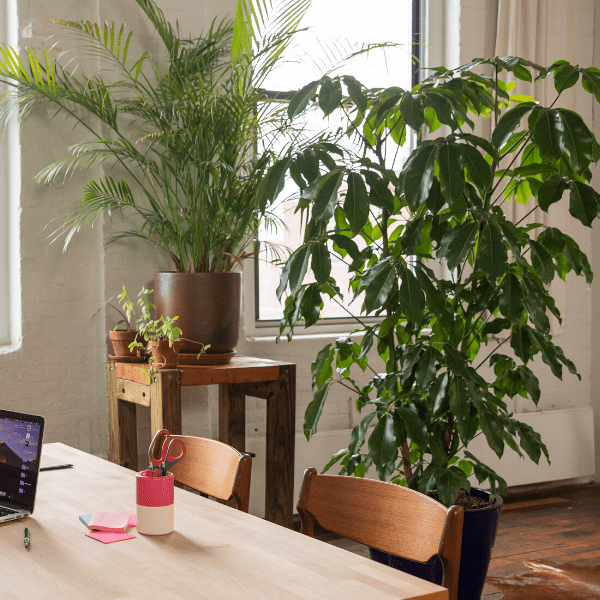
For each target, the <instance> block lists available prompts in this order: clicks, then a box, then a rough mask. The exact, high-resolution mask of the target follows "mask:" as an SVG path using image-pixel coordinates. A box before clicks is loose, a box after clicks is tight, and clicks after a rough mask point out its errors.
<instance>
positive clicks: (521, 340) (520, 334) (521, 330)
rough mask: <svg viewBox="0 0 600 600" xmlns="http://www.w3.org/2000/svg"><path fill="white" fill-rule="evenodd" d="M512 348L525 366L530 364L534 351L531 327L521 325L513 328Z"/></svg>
mask: <svg viewBox="0 0 600 600" xmlns="http://www.w3.org/2000/svg"><path fill="white" fill-rule="evenodd" d="M510 347H511V348H512V349H513V350H514V351H515V355H516V356H518V357H519V358H520V359H521V360H522V361H523V364H527V363H528V362H529V359H530V358H531V353H532V350H533V341H532V339H531V333H530V332H529V327H527V326H521V325H515V326H514V327H513V330H512V336H511V338H510Z"/></svg>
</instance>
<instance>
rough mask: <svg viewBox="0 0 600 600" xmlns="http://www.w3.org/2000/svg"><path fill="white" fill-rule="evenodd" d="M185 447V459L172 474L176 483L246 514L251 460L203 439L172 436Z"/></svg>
mask: <svg viewBox="0 0 600 600" xmlns="http://www.w3.org/2000/svg"><path fill="white" fill-rule="evenodd" d="M171 439H178V440H181V441H182V442H183V443H184V444H185V448H186V455H185V458H184V459H183V460H181V461H179V462H178V463H176V464H175V465H174V466H173V467H172V468H171V471H172V473H173V475H174V476H175V481H176V482H179V483H182V484H183V485H187V486H189V487H191V488H194V489H195V490H197V491H199V492H200V493H202V494H206V495H208V496H212V497H213V498H218V499H219V500H225V501H228V504H230V505H233V506H234V508H237V509H238V510H241V511H243V512H248V503H249V499H250V476H251V471H252V459H251V458H250V456H248V455H247V454H242V453H241V452H238V451H237V450H236V449H235V448H232V447H231V446H228V445H227V444H224V443H223V442H219V441H217V440H209V439H206V438H200V437H193V436H189V435H172V436H171Z"/></svg>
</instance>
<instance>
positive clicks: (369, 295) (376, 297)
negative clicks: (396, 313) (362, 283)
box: [365, 262, 396, 313]
mask: <svg viewBox="0 0 600 600" xmlns="http://www.w3.org/2000/svg"><path fill="white" fill-rule="evenodd" d="M395 281H396V270H395V269H394V266H393V265H392V264H391V263H389V262H388V263H387V264H386V265H384V267H383V268H382V269H381V270H380V271H379V273H377V275H376V276H375V278H374V279H373V281H371V283H370V284H369V285H368V286H367V289H366V290H365V309H366V311H367V313H370V312H372V311H374V310H376V309H378V308H379V307H380V306H381V305H382V304H383V303H384V302H385V301H386V300H387V297H388V296H389V294H390V292H391V290H392V287H393V285H394V282H395Z"/></svg>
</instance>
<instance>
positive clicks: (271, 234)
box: [254, 0, 420, 328]
mask: <svg viewBox="0 0 600 600" xmlns="http://www.w3.org/2000/svg"><path fill="white" fill-rule="evenodd" d="M365 10H367V11H368V12H369V13H370V14H372V15H373V14H376V15H377V17H376V18H375V17H371V18H362V17H361V15H365ZM381 15H386V18H385V19H382V18H381ZM419 18H420V14H419V2H418V0H414V1H413V2H409V1H406V0H405V1H402V2H401V1H399V0H373V2H371V3H370V4H369V5H368V8H366V7H365V4H364V2H362V1H361V0H313V4H312V6H311V8H310V9H309V11H308V12H307V14H306V16H305V19H304V21H303V22H302V25H301V26H302V27H309V28H310V29H309V31H308V32H305V33H301V34H299V37H298V45H297V47H296V49H295V55H294V57H293V58H290V60H289V62H284V63H283V66H281V67H280V68H279V69H277V70H275V72H274V73H273V74H272V76H271V78H270V79H269V80H267V82H266V87H267V89H269V90H273V92H287V91H289V90H293V89H294V88H298V87H299V86H300V85H304V84H306V83H308V82H310V81H312V80H314V79H318V78H319V77H320V76H321V75H322V74H323V73H324V72H325V71H326V70H327V69H328V67H329V66H330V65H331V64H332V61H334V62H335V60H336V59H339V57H342V56H344V55H345V54H347V53H348V52H349V51H350V50H351V49H352V48H353V47H356V46H357V45H360V44H370V43H378V42H383V41H391V42H397V43H399V44H400V45H399V47H397V48H393V49H389V48H388V49H386V50H385V51H382V50H375V51H372V52H370V53H367V54H365V55H361V56H359V57H355V58H354V59H352V61H351V62H349V63H343V64H342V65H341V66H340V68H338V69H336V71H335V73H336V74H351V75H353V76H355V77H356V78H357V79H358V80H359V81H360V82H361V83H363V84H364V85H365V86H367V87H389V86H392V85H399V86H401V87H403V88H405V89H409V88H411V87H412V86H413V85H414V84H415V83H416V81H417V80H416V75H417V69H416V67H415V62H414V60H413V56H415V55H416V56H418V54H419V46H420V44H419V43H416V42H417V40H418V35H419V31H420V26H419ZM328 57H329V58H328ZM292 94H293V93H288V94H285V96H286V97H287V98H288V99H289V98H290V97H291V95H292ZM280 97H281V95H280ZM319 114H320V113H319ZM309 119H310V120H309V121H307V122H306V123H305V124H304V125H305V126H306V127H307V128H308V129H309V130H310V131H315V132H317V131H321V130H323V129H329V130H331V131H335V130H336V129H337V128H338V126H339V124H340V123H341V122H342V121H341V119H342V115H336V114H335V113H334V114H332V115H330V116H329V117H328V118H327V119H326V120H323V119H322V118H320V116H318V115H317V114H316V113H315V115H314V116H312V115H311V116H310V117H309ZM414 143H415V141H414V140H409V141H408V142H407V143H406V144H405V146H404V147H403V148H402V154H403V155H402V156H398V157H397V160H396V163H395V165H394V166H395V168H396V169H397V170H400V168H401V165H402V163H403V161H404V160H405V159H406V157H407V156H408V155H409V153H410V151H411V150H412V148H413V147H414V146H413V145H414ZM295 190H296V188H295V186H294V185H293V183H290V184H289V185H288V186H286V188H284V190H283V192H282V194H281V196H280V198H284V200H283V201H282V202H281V203H280V204H279V206H278V207H277V215H278V216H279V218H280V219H281V220H282V221H283V222H284V223H285V225H286V228H283V227H279V228H278V229H277V231H275V230H269V231H266V230H263V231H262V232H261V237H260V239H261V240H264V241H266V242H267V243H273V244H280V245H282V246H284V247H288V248H290V249H291V250H293V249H294V248H295V247H297V246H298V245H299V244H300V242H301V240H300V234H301V223H300V214H299V213H297V214H294V208H295V205H296V200H297V199H296V198H295V197H294V196H293V195H292V192H294V191H295ZM279 275H280V268H278V267H277V266H276V265H274V264H272V263H271V262H268V261H267V260H265V256H264V253H261V257H260V258H259V259H258V260H255V273H254V280H255V286H254V290H255V292H254V313H255V314H254V318H255V323H256V327H257V328H265V327H272V326H274V325H277V324H278V323H279V320H280V319H281V317H282V316H283V307H282V305H281V304H280V303H279V302H278V301H277V296H276V289H277V286H278V284H279ZM332 275H333V276H334V277H335V279H336V280H337V282H338V284H339V285H340V287H341V288H342V291H345V290H347V289H348V285H347V284H348V281H349V276H348V273H347V270H346V267H345V265H344V264H343V263H341V261H340V260H339V259H337V260H336V257H335V256H332ZM350 299H351V295H350V293H344V300H345V302H349V301H350ZM359 301H360V300H357V302H359ZM346 308H348V304H346V306H339V305H336V304H334V303H329V304H328V305H326V306H325V308H324V310H323V311H322V320H323V321H327V322H328V323H331V324H335V323H340V322H344V321H345V320H346V319H347V318H348V313H347V310H346Z"/></svg>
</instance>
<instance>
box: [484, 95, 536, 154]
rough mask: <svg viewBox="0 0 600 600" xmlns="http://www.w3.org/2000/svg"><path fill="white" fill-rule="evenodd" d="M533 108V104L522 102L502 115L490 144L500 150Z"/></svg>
mask: <svg viewBox="0 0 600 600" xmlns="http://www.w3.org/2000/svg"><path fill="white" fill-rule="evenodd" d="M534 106H535V103H534V102H523V103H522V104H518V105H517V106H515V107H514V108H511V109H510V110H509V111H507V112H505V113H504V114H503V115H502V117H501V118H500V120H499V121H498V125H497V126H496V129H494V133H492V143H493V144H494V146H495V147H496V148H502V146H504V144H506V142H507V141H508V140H509V138H510V136H511V135H512V133H513V131H514V130H515V129H516V128H517V127H518V126H519V125H520V123H521V119H522V118H523V117H524V116H525V115H526V114H527V113H529V112H531V110H532V109H533V107H534Z"/></svg>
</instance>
